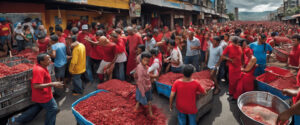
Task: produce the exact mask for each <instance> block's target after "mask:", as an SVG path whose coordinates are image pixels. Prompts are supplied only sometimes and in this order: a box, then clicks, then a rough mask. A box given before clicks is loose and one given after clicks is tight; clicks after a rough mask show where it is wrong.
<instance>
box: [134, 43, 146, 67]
mask: <svg viewBox="0 0 300 125" xmlns="http://www.w3.org/2000/svg"><path fill="white" fill-rule="evenodd" d="M145 50H146V47H145V45H144V44H140V45H138V47H137V51H136V54H137V56H136V62H137V63H138V64H139V63H140V62H141V54H142V52H144V51H145Z"/></svg>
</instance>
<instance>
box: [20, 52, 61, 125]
mask: <svg viewBox="0 0 300 125" xmlns="http://www.w3.org/2000/svg"><path fill="white" fill-rule="evenodd" d="M37 62H38V64H36V65H35V66H34V67H33V70H32V73H33V75H32V80H31V89H32V94H31V99H32V101H33V102H35V104H34V105H33V106H32V107H30V108H29V109H28V110H27V111H25V112H24V113H23V114H22V115H21V116H19V117H18V118H16V120H15V122H16V124H23V123H27V122H29V121H31V120H33V119H34V117H35V116H36V115H37V114H38V113H39V112H40V111H41V110H42V109H46V111H47V113H46V120H45V125H55V120H56V114H57V113H58V111H59V109H58V108H57V103H56V101H55V100H54V98H53V95H52V89H51V87H57V88H62V87H63V84H62V82H51V77H50V74H49V72H48V70H47V66H48V65H49V64H50V62H51V58H50V56H49V55H47V54H40V55H38V56H37Z"/></svg>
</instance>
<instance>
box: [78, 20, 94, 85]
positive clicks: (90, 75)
mask: <svg viewBox="0 0 300 125" xmlns="http://www.w3.org/2000/svg"><path fill="white" fill-rule="evenodd" d="M81 29H82V31H81V32H79V33H78V35H77V41H79V42H80V43H82V44H84V46H85V48H86V72H85V73H84V76H85V77H86V78H87V79H88V80H89V82H92V81H93V80H94V78H93V73H92V67H91V59H90V57H91V53H92V54H93V51H94V50H93V49H92V44H91V43H90V42H88V41H87V40H86V38H88V39H91V40H93V41H96V39H95V37H94V36H93V35H92V34H90V33H89V32H88V29H89V27H88V25H87V24H84V25H82V27H81Z"/></svg>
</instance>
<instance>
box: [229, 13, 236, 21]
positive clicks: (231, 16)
mask: <svg viewBox="0 0 300 125" xmlns="http://www.w3.org/2000/svg"><path fill="white" fill-rule="evenodd" d="M227 15H228V16H229V19H230V21H234V14H233V13H228V14H227Z"/></svg>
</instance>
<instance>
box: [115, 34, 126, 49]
mask: <svg viewBox="0 0 300 125" xmlns="http://www.w3.org/2000/svg"><path fill="white" fill-rule="evenodd" d="M116 48H117V53H123V52H125V53H126V48H125V44H124V41H123V39H122V38H121V37H119V39H118V43H117V44H116Z"/></svg>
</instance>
